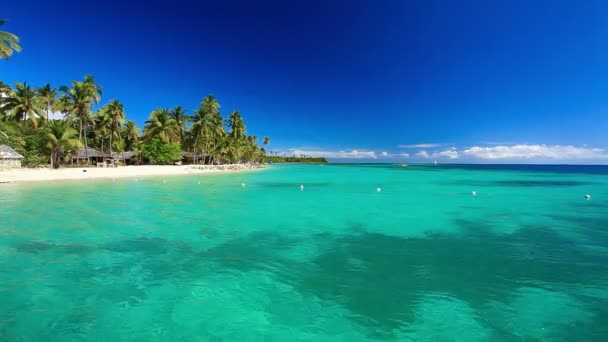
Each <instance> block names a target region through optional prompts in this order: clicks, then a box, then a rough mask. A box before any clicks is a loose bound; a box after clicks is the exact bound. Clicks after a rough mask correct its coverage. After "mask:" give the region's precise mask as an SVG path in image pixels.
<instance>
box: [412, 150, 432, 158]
mask: <svg viewBox="0 0 608 342" xmlns="http://www.w3.org/2000/svg"><path fill="white" fill-rule="evenodd" d="M416 157H422V158H430V157H431V156H430V155H429V153H428V152H427V151H420V152H418V153H416Z"/></svg>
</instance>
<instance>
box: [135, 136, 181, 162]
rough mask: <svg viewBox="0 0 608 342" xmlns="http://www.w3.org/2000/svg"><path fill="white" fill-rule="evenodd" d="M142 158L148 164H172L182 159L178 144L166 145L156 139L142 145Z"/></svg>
mask: <svg viewBox="0 0 608 342" xmlns="http://www.w3.org/2000/svg"><path fill="white" fill-rule="evenodd" d="M142 152H143V153H142V154H143V156H144V158H146V159H147V160H148V161H149V162H150V164H155V165H162V164H165V165H166V164H172V163H174V162H176V161H178V160H181V159H182V147H181V145H180V144H178V143H167V142H164V141H162V140H161V139H160V138H158V137H156V138H153V139H152V140H150V141H147V142H145V143H144V144H143V151H142Z"/></svg>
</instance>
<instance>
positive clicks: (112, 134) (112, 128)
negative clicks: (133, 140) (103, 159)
mask: <svg viewBox="0 0 608 342" xmlns="http://www.w3.org/2000/svg"><path fill="white" fill-rule="evenodd" d="M113 136H114V123H113V122H112V127H111V128H110V158H111V157H112V137H113Z"/></svg>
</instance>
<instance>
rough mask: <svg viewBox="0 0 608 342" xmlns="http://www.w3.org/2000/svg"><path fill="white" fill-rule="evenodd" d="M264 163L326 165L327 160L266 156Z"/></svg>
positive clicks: (321, 158)
mask: <svg viewBox="0 0 608 342" xmlns="http://www.w3.org/2000/svg"><path fill="white" fill-rule="evenodd" d="M266 161H267V162H269V163H315V164H326V163H327V159H325V158H323V157H319V158H313V157H296V156H292V157H287V156H266Z"/></svg>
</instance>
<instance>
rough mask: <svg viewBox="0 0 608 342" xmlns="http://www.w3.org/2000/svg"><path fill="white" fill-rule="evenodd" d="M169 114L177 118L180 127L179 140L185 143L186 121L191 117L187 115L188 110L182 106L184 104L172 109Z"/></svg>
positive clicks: (176, 121) (174, 118)
mask: <svg viewBox="0 0 608 342" xmlns="http://www.w3.org/2000/svg"><path fill="white" fill-rule="evenodd" d="M169 115H170V116H171V118H172V119H173V120H175V123H176V124H177V127H178V129H179V142H180V143H183V142H184V139H185V137H186V123H187V122H188V121H189V119H190V118H189V117H188V115H186V111H185V110H184V109H183V108H182V106H177V107H175V108H173V109H171V111H170V112H169Z"/></svg>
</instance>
